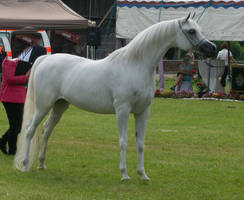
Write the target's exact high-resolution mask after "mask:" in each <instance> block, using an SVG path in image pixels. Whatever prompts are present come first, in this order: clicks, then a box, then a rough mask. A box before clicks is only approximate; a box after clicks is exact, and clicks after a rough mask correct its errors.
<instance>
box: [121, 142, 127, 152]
mask: <svg viewBox="0 0 244 200" xmlns="http://www.w3.org/2000/svg"><path fill="white" fill-rule="evenodd" d="M127 146H128V144H127V142H124V141H120V149H121V151H125V150H126V149H127Z"/></svg>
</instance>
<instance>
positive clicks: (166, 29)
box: [107, 20, 177, 62]
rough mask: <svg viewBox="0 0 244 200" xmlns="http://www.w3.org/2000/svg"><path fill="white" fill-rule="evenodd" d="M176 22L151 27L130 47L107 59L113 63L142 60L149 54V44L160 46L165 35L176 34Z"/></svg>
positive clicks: (116, 52)
mask: <svg viewBox="0 0 244 200" xmlns="http://www.w3.org/2000/svg"><path fill="white" fill-rule="evenodd" d="M176 22H177V20H171V21H164V22H160V23H157V24H154V25H152V26H150V27H149V28H147V29H145V30H144V31H142V32H140V33H139V34H138V35H137V36H136V37H135V38H134V39H133V40H132V41H131V42H130V43H129V44H128V45H126V46H124V47H122V48H120V49H118V50H116V51H114V52H113V53H111V54H110V55H109V56H108V57H107V59H109V60H111V61H112V60H115V59H116V60H117V59H123V60H124V59H125V60H126V61H128V62H129V61H133V60H135V59H140V58H141V57H143V56H145V54H146V52H148V49H147V48H148V45H149V44H150V45H158V42H159V41H160V39H161V38H162V36H163V35H166V34H168V33H174V31H175V27H176V26H175V24H177V23H176ZM155 47H156V46H155Z"/></svg>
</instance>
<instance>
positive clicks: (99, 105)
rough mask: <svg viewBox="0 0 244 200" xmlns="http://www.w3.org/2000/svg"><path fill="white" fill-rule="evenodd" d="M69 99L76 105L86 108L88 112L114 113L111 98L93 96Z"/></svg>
mask: <svg viewBox="0 0 244 200" xmlns="http://www.w3.org/2000/svg"><path fill="white" fill-rule="evenodd" d="M68 101H69V102H70V103H71V104H73V105H75V106H76V107H78V108H80V109H83V110H86V111H88V112H94V113H100V114H114V113H115V110H114V106H113V103H112V102H111V101H110V100H109V99H102V98H100V99H99V98H98V97H93V98H91V99H79V100H75V99H68Z"/></svg>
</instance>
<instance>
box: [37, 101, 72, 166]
mask: <svg viewBox="0 0 244 200" xmlns="http://www.w3.org/2000/svg"><path fill="white" fill-rule="evenodd" d="M68 107H69V103H68V102H67V101H65V100H58V101H57V102H56V103H55V104H54V106H53V108H52V110H51V113H50V115H49V116H48V119H47V120H46V121H45V123H44V129H43V137H42V143H41V148H40V153H39V161H40V165H39V167H38V168H39V169H44V168H45V158H46V157H45V154H46V149H47V142H48V138H49V137H50V135H51V133H52V130H53V129H54V127H55V126H56V124H57V123H58V122H59V120H60V119H61V117H62V114H63V113H64V112H65V110H66V109H67V108H68Z"/></svg>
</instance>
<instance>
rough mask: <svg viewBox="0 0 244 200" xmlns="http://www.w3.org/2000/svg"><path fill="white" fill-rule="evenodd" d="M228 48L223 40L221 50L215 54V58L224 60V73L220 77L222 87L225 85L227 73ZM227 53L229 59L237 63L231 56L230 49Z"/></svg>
mask: <svg viewBox="0 0 244 200" xmlns="http://www.w3.org/2000/svg"><path fill="white" fill-rule="evenodd" d="M228 49H229V45H228V43H227V42H224V43H223V44H222V46H221V50H220V51H219V53H218V55H217V60H224V62H225V70H224V74H223V75H222V77H221V85H222V86H223V87H225V85H226V77H227V75H228V73H229V62H228ZM229 55H230V59H231V60H232V62H234V63H235V64H237V62H236V60H235V59H234V58H233V56H232V53H231V51H229Z"/></svg>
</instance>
